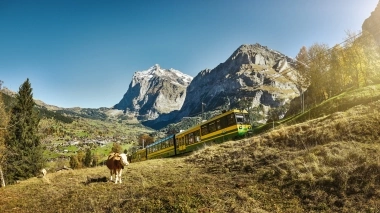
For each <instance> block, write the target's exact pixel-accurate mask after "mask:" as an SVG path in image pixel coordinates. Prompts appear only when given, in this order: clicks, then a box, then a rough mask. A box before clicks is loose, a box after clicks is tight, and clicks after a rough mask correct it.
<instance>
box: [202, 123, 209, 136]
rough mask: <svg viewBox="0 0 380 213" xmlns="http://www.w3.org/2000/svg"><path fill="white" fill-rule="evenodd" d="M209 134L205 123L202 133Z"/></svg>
mask: <svg viewBox="0 0 380 213" xmlns="http://www.w3.org/2000/svg"><path fill="white" fill-rule="evenodd" d="M207 134H208V129H207V125H203V126H202V135H207Z"/></svg>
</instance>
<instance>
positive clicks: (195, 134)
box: [194, 130, 201, 142]
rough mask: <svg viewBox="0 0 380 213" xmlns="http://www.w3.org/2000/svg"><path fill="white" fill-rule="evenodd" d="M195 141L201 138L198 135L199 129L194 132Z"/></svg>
mask: <svg viewBox="0 0 380 213" xmlns="http://www.w3.org/2000/svg"><path fill="white" fill-rule="evenodd" d="M194 137H195V142H199V141H201V138H200V137H199V130H197V131H195V132H194Z"/></svg>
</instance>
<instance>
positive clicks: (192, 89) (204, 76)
mask: <svg viewBox="0 0 380 213" xmlns="http://www.w3.org/2000/svg"><path fill="white" fill-rule="evenodd" d="M291 63H292V59H290V58H288V57H287V56H285V55H283V54H281V53H280V52H277V51H275V50H271V49H269V48H267V47H265V46H261V45H260V44H254V45H242V46H240V47H239V48H238V49H237V50H236V51H235V52H234V53H233V54H232V55H231V56H230V57H229V58H228V59H227V60H226V61H225V62H224V63H221V64H219V65H218V66H217V67H216V68H215V69H212V70H203V71H201V72H200V73H199V74H198V75H197V76H196V77H195V78H194V79H193V81H192V83H191V84H190V85H189V87H188V89H187V95H186V97H187V98H186V100H185V103H184V105H183V107H182V109H181V112H182V113H184V114H185V115H186V114H187V115H191V114H195V113H199V112H200V111H201V103H202V102H203V103H204V104H205V110H211V109H215V108H218V107H222V106H229V107H230V108H234V107H237V104H238V102H239V101H240V100H241V99H247V100H250V102H251V105H252V106H253V107H254V106H257V105H259V104H264V105H266V106H270V107H277V106H279V105H280V104H283V102H284V101H289V100H291V99H293V98H294V97H296V96H298V94H299V93H298V90H297V89H296V86H295V84H294V83H293V81H294V78H295V75H293V72H294V70H293V69H291V68H290V66H289V64H291Z"/></svg>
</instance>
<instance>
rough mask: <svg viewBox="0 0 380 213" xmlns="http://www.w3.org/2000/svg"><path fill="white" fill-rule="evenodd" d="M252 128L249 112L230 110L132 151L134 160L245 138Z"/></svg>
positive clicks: (184, 151) (159, 156)
mask: <svg viewBox="0 0 380 213" xmlns="http://www.w3.org/2000/svg"><path fill="white" fill-rule="evenodd" d="M251 131H252V127H251V124H250V123H249V118H248V112H247V111H240V110H236V109H235V110H230V111H227V112H224V113H222V114H220V115H218V116H215V117H213V118H211V119H209V120H208V121H206V122H203V123H202V124H198V125H195V126H193V127H191V128H189V129H187V130H185V131H181V132H179V133H177V134H175V135H170V136H168V137H166V138H163V139H160V140H158V141H155V142H154V143H152V144H150V145H148V146H146V148H145V149H141V150H138V151H137V152H136V153H133V154H132V162H137V161H142V160H147V159H155V158H165V157H171V156H175V155H180V154H183V153H187V152H191V151H194V150H196V149H198V148H199V147H202V146H204V145H205V144H214V143H223V142H225V141H229V140H235V139H238V138H242V137H245V136H246V135H247V133H249V132H251ZM135 158H136V159H135Z"/></svg>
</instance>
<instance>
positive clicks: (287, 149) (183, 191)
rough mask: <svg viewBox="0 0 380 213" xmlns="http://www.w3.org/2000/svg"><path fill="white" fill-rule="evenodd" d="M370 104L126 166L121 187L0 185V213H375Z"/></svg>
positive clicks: (64, 177) (379, 166)
mask: <svg viewBox="0 0 380 213" xmlns="http://www.w3.org/2000/svg"><path fill="white" fill-rule="evenodd" d="M379 124H380V102H374V103H371V104H367V105H366V106H363V105H360V106H356V107H354V108H351V109H350V110H348V111H346V112H337V113H334V114H331V115H329V116H325V117H321V118H318V119H315V120H311V121H308V122H305V123H301V124H297V125H293V126H289V127H285V126H284V127H281V128H279V129H277V130H275V131H272V132H269V133H266V134H263V135H259V136H256V137H252V138H247V139H244V140H240V141H230V142H226V143H223V144H220V145H216V146H209V147H205V148H203V149H201V150H199V151H197V152H195V153H193V154H191V155H189V156H186V157H181V158H171V159H159V160H150V161H146V162H140V163H134V164H131V165H129V166H128V167H127V169H126V170H125V171H124V174H123V183H122V184H117V185H116V184H113V183H111V182H105V183H103V182H100V183H90V184H84V183H85V182H86V180H87V176H107V177H108V171H107V169H106V167H97V168H92V169H81V170H74V171H63V172H57V173H50V174H48V175H47V176H46V177H45V178H32V179H29V180H26V181H23V182H21V183H20V184H16V185H12V186H7V187H5V188H0V212H379V211H380V157H379V154H378V153H380V143H379V142H380V139H379V136H380V128H379Z"/></svg>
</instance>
